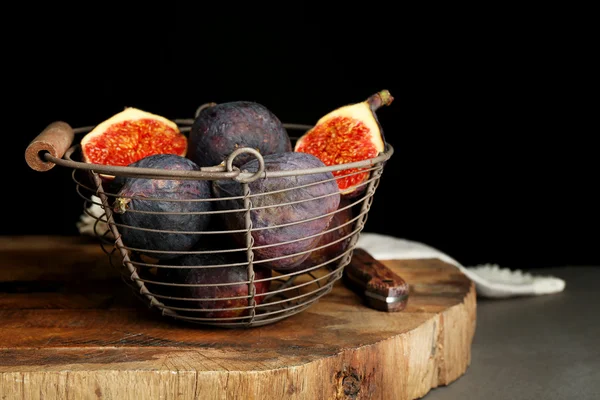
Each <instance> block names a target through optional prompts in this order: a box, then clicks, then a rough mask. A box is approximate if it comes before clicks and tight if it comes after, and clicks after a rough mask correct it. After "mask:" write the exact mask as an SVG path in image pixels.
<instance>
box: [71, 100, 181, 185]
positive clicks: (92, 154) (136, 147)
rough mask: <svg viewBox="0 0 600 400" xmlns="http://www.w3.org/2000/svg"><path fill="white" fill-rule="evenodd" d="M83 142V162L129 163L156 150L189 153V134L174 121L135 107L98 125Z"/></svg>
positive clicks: (179, 153)
mask: <svg viewBox="0 0 600 400" xmlns="http://www.w3.org/2000/svg"><path fill="white" fill-rule="evenodd" d="M80 144H81V153H82V157H83V161H84V162H87V163H93V164H102V165H113V166H127V165H130V164H132V163H134V162H136V161H139V160H141V159H142V158H144V157H147V156H151V155H154V154H175V155H178V156H182V157H183V156H185V155H186V153H187V137H186V136H185V135H184V134H183V133H181V131H180V130H179V127H178V126H177V124H176V123H175V122H173V121H171V120H169V119H167V118H164V117H162V116H160V115H156V114H152V113H149V112H146V111H143V110H140V109H137V108H134V107H127V108H125V109H124V110H123V111H121V112H120V113H118V114H115V115H113V116H112V117H110V118H109V119H107V120H105V121H103V122H101V123H100V124H98V125H96V126H95V127H94V128H93V129H92V130H91V131H90V132H89V133H87V134H86V135H85V136H84V137H83V138H82V139H81V143H80ZM103 177H104V178H108V179H110V178H112V177H111V176H105V175H103Z"/></svg>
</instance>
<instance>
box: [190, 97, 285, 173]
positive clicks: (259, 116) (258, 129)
mask: <svg viewBox="0 0 600 400" xmlns="http://www.w3.org/2000/svg"><path fill="white" fill-rule="evenodd" d="M240 147H250V148H253V149H256V150H258V151H259V152H260V154H261V155H262V156H266V155H269V154H275V153H283V152H289V151H292V143H291V140H290V137H289V136H288V133H287V131H286V129H285V128H284V126H283V124H282V123H281V121H280V120H279V119H278V118H277V116H275V114H273V113H272V112H271V111H270V110H269V109H267V108H266V107H265V106H263V105H262V104H259V103H256V102H251V101H232V102H228V103H220V104H215V105H213V106H211V107H207V108H204V109H203V110H202V111H200V113H199V114H198V116H197V117H196V118H195V120H194V123H193V124H192V127H191V130H190V133H189V139H188V155H187V157H188V158H189V159H190V160H192V161H194V162H195V163H196V164H198V165H199V166H200V167H211V166H215V165H219V164H221V162H223V161H225V160H226V159H227V157H229V155H230V154H231V153H232V152H233V151H234V150H236V149H238V148H240ZM253 157H254V156H252V155H250V154H240V155H239V156H237V157H236V158H235V159H234V160H233V165H234V166H236V167H239V166H241V165H243V164H245V163H247V162H248V161H250V160H251V159H252V158H253Z"/></svg>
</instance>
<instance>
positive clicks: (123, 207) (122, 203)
mask: <svg viewBox="0 0 600 400" xmlns="http://www.w3.org/2000/svg"><path fill="white" fill-rule="evenodd" d="M130 201H131V199H130V198H124V197H119V198H117V199H116V200H115V205H114V206H113V210H114V212H116V213H117V214H124V213H125V211H127V205H128V204H129V202H130Z"/></svg>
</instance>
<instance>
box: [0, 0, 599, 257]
mask: <svg viewBox="0 0 600 400" xmlns="http://www.w3.org/2000/svg"><path fill="white" fill-rule="evenodd" d="M205 3H206V2H198V4H192V3H190V4H187V3H184V2H160V3H157V5H155V6H153V5H149V3H147V2H146V3H136V2H127V3H125V2H122V3H116V2H115V3H111V2H99V3H96V4H97V6H91V5H89V4H88V3H80V4H79V5H77V4H73V5H69V6H66V5H64V6H63V5H59V4H55V3H48V4H44V5H35V6H32V7H31V9H28V8H27V7H26V6H24V5H21V6H16V7H17V8H16V11H14V12H13V14H12V17H9V16H8V14H7V15H6V16H7V18H8V19H10V20H12V21H13V22H11V23H12V24H13V25H10V26H8V25H5V26H4V27H3V28H2V29H3V31H4V32H3V35H4V38H5V46H6V47H5V57H4V62H3V64H4V71H5V72H4V104H5V107H8V108H7V111H8V112H7V114H6V115H5V120H6V124H5V129H6V130H5V131H4V134H3V137H4V138H5V140H6V142H5V143H6V145H5V146H6V147H4V149H5V150H6V151H3V157H2V164H3V165H2V169H3V171H4V183H5V189H4V190H3V192H4V194H5V195H4V196H3V203H4V206H3V209H4V211H5V213H4V218H3V223H2V228H1V231H0V233H2V234H61V235H69V234H76V233H77V231H76V228H75V221H76V220H77V219H78V217H79V215H80V213H81V210H82V201H81V199H80V198H79V197H78V196H77V195H76V193H75V187H74V184H73V182H72V180H71V177H70V172H71V171H70V170H67V169H65V168H62V167H57V168H54V169H52V170H50V171H48V172H43V173H41V172H35V171H33V170H31V169H30V168H29V167H28V166H27V164H26V163H25V161H24V157H23V154H24V151H25V148H26V146H27V144H28V143H29V142H30V141H31V140H32V139H33V138H34V137H35V136H36V135H37V134H38V133H39V132H41V131H42V130H43V129H44V128H45V127H46V126H47V125H48V124H49V123H50V122H52V121H55V120H63V121H66V122H68V123H69V124H71V126H73V127H78V126H85V125H93V124H96V123H98V122H100V121H102V120H104V119H106V118H108V117H110V116H111V115H113V114H115V113H117V112H119V111H121V110H122V109H123V107H125V106H135V107H138V108H142V109H145V110H147V111H150V112H154V113H157V114H161V115H163V116H165V117H168V118H190V117H191V116H192V115H193V113H194V111H195V110H196V108H197V107H198V106H199V105H201V104H203V103H206V102H211V101H214V102H225V101H232V100H253V101H257V102H260V103H262V104H264V105H265V106H267V107H268V108H270V109H271V110H272V111H273V112H274V113H275V114H276V115H277V116H278V117H279V118H280V119H281V120H282V121H284V122H296V123H307V124H311V123H314V122H315V121H316V120H317V119H318V118H319V117H320V116H321V115H323V114H325V113H326V112H328V111H330V110H332V109H333V108H335V107H338V106H341V105H344V104H348V103H354V102H358V101H362V100H364V99H366V98H367V97H368V96H369V95H371V94H373V93H375V92H377V91H379V90H381V89H388V90H390V92H391V93H392V95H393V96H394V98H395V100H394V102H393V103H392V105H390V106H389V107H386V108H383V109H381V110H380V111H379V112H378V116H379V120H380V122H381V124H382V126H383V128H384V130H385V133H386V139H387V140H388V142H389V143H390V144H392V146H394V149H395V153H394V155H393V157H392V159H391V160H390V161H389V163H388V164H387V166H386V170H385V172H384V174H383V177H382V181H381V184H380V186H379V189H378V192H377V193H376V197H375V201H374V203H373V208H372V211H371V213H370V215H369V219H368V222H367V227H366V231H371V232H379V233H384V234H389V235H394V236H397V237H402V238H406V239H410V240H416V241H421V242H424V243H427V244H429V245H431V246H433V247H436V248H438V249H440V250H442V251H444V252H446V253H448V254H449V255H451V256H452V257H454V258H455V259H457V260H459V261H460V262H462V263H463V264H465V265H473V264H477V263H488V262H490V263H499V264H501V265H502V266H507V267H514V268H533V267H539V266H555V265H567V264H568V265H576V264H579V265H591V264H600V256H599V255H598V253H597V252H596V250H597V248H598V246H597V239H598V234H597V227H598V222H599V218H598V210H597V204H598V202H597V198H598V197H597V195H596V194H595V189H596V188H597V186H598V175H597V173H598V163H597V153H598V151H597V149H598V147H597V146H595V145H593V143H594V140H593V139H594V136H596V135H598V125H597V123H596V121H593V120H592V110H593V111H594V114H596V113H597V107H594V108H592V106H593V102H592V101H590V100H591V99H592V98H593V99H594V100H596V98H597V94H596V93H595V92H594V90H593V88H592V86H591V84H592V82H591V81H590V80H589V79H590V78H589V77H590V71H591V70H592V67H593V66H592V64H591V62H592V60H593V57H592V56H593V55H594V52H596V50H597V45H595V44H594V46H592V45H591V44H590V43H589V42H590V39H589V38H590V34H591V25H589V24H588V23H587V19H586V18H585V16H586V11H585V10H563V9H553V10H549V9H533V8H532V9H527V10H525V9H523V8H513V9H510V8H493V7H492V6H486V8H472V7H469V8H467V7H465V8H464V9H457V8H449V7H447V8H446V7H445V8H435V7H434V6H433V5H423V6H421V7H420V8H419V7H417V6H405V5H402V4H396V3H390V4H389V5H385V4H379V3H376V2H369V4H362V3H359V2H357V3H352V4H350V3H342V4H340V5H338V6H332V5H326V4H324V3H320V4H318V5H310V4H308V3H302V2H293V3H291V2H286V3H273V4H271V5H257V4H255V3H252V2H250V3H241V4H232V3H220V4H219V5H216V4H213V5H210V6H208V5H207V4H205ZM325 6H327V7H328V8H325V9H324V7H325ZM590 46H591V47H590Z"/></svg>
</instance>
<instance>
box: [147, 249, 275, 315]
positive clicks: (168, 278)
mask: <svg viewBox="0 0 600 400" xmlns="http://www.w3.org/2000/svg"><path fill="white" fill-rule="evenodd" d="M245 262H246V257H244V256H243V255H240V254H236V253H198V254H188V255H185V256H181V257H178V258H176V259H173V260H168V261H162V262H161V263H160V264H162V265H169V266H176V267H177V268H164V267H162V268H161V267H158V268H157V275H156V278H155V279H153V280H154V281H155V282H160V283H167V284H168V283H174V284H184V285H196V286H172V285H160V284H148V288H149V289H150V291H151V292H152V293H154V294H158V295H163V296H168V297H173V298H180V300H174V299H166V298H165V299H163V298H161V299H160V300H161V301H162V302H163V303H164V304H165V305H166V306H169V307H178V308H188V309H193V310H197V311H182V310H175V311H176V312H177V313H179V314H181V315H186V316H190V317H200V318H231V317H240V316H245V315H248V312H249V309H248V306H249V302H248V300H249V299H248V298H247V297H245V296H248V295H249V291H248V283H247V282H248V281H249V278H248V269H247V265H242V264H244V263H245ZM237 264H240V265H237ZM219 265H223V266H222V267H218V266H219ZM185 267H195V268H185ZM270 277H271V270H269V269H266V268H261V267H258V266H255V267H254V279H255V283H254V287H255V296H254V301H255V304H256V305H259V304H261V303H262V302H263V300H264V298H265V297H264V294H265V293H266V292H268V291H269V287H270V285H271V281H270V280H264V279H268V278H270ZM203 285H208V286H203ZM210 285H218V286H210ZM228 297H240V298H237V299H228ZM192 299H193V300H192ZM196 299H197V300H196ZM219 309H221V310H219ZM234 322H235V320H234Z"/></svg>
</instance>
